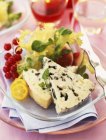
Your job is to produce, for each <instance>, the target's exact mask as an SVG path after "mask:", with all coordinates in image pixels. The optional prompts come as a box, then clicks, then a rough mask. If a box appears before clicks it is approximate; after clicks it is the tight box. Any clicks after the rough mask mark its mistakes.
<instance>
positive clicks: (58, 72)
mask: <svg viewBox="0 0 106 140" xmlns="http://www.w3.org/2000/svg"><path fill="white" fill-rule="evenodd" d="M44 62H45V63H44V64H45V65H44V70H45V69H46V68H49V75H50V77H49V82H50V84H51V87H50V88H51V92H52V98H53V100H54V104H55V108H56V112H57V113H58V114H60V113H63V112H66V111H67V110H69V109H71V108H72V107H74V106H76V105H78V104H79V103H81V102H82V101H83V100H85V99H86V98H87V97H88V96H89V94H90V93H91V91H92V90H93V89H94V84H93V83H92V82H91V81H90V80H89V79H84V78H83V77H82V76H80V75H79V74H76V73H75V71H76V69H77V67H73V68H70V67H69V68H63V67H61V66H60V65H58V64H56V63H55V62H53V61H51V60H49V59H48V58H44ZM51 66H54V68H55V69H54V68H52V67H51Z"/></svg>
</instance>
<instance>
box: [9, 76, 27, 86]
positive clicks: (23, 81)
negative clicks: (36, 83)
mask: <svg viewBox="0 0 106 140" xmlns="http://www.w3.org/2000/svg"><path fill="white" fill-rule="evenodd" d="M17 84H22V85H25V86H27V84H26V82H25V80H23V79H20V78H17V79H15V80H14V82H13V83H12V84H11V88H12V87H14V86H15V85H17Z"/></svg>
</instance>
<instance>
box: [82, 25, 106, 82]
mask: <svg viewBox="0 0 106 140" xmlns="http://www.w3.org/2000/svg"><path fill="white" fill-rule="evenodd" d="M80 29H81V32H82V34H83V36H82V38H81V39H82V42H83V44H82V45H81V48H82V49H84V50H85V51H86V52H87V53H88V56H89V59H90V62H91V64H92V66H93V67H94V69H95V74H96V77H97V78H99V79H101V80H102V81H103V82H104V84H105V85H106V70H105V69H104V68H103V66H102V64H101V62H100V58H99V57H98V56H97V54H96V53H95V52H94V51H93V48H92V47H91V45H90V42H89V39H88V37H87V34H86V32H85V30H84V28H83V27H82V26H81V25H80Z"/></svg>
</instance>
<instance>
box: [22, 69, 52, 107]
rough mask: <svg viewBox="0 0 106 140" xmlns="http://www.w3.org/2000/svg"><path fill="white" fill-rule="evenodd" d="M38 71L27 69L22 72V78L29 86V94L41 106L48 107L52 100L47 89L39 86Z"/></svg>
mask: <svg viewBox="0 0 106 140" xmlns="http://www.w3.org/2000/svg"><path fill="white" fill-rule="evenodd" d="M39 75H40V73H39V72H38V71H36V70H35V69H29V70H28V71H24V72H23V78H24V80H25V81H26V82H27V84H28V86H29V93H30V96H31V97H32V98H33V99H34V101H35V102H36V103H37V104H38V105H40V106H41V107H43V108H48V107H49V105H50V104H51V102H52V97H51V94H50V91H49V90H48V89H43V88H41V86H39V85H40V84H41V83H42V81H40V80H39Z"/></svg>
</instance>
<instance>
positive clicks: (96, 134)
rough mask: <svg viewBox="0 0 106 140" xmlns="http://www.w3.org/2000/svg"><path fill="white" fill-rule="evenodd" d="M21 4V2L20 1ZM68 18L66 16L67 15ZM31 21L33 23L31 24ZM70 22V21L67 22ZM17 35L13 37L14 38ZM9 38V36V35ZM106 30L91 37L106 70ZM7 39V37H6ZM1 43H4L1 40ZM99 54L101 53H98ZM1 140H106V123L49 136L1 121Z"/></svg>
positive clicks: (33, 23) (27, 25) (30, 26)
mask: <svg viewBox="0 0 106 140" xmlns="http://www.w3.org/2000/svg"><path fill="white" fill-rule="evenodd" d="M19 1H20V2H21V0H19ZM65 16H66V15H65ZM67 20H68V19H67ZM30 21H31V22H30ZM67 22H69V21H67ZM35 23H36V22H35V20H34V19H33V17H32V16H30V20H28V22H27V23H26V25H25V26H24V28H32V29H33V28H35ZM62 24H63V25H65V26H68V24H66V22H64V23H62ZM14 34H15V33H13V34H12V35H13V36H14ZM7 36H8V35H7ZM105 36H106V28H105V29H104V31H103V32H102V33H101V34H100V35H96V36H91V37H89V39H90V42H91V44H92V47H93V48H94V50H95V52H96V53H97V54H98V56H99V57H100V59H101V62H102V64H103V65H104V67H105V68H106V64H105V58H106V55H105V54H106V47H105V44H106V40H105ZM4 37H5V38H6V36H4ZM1 41H4V40H3V38H1ZM98 52H99V53H98ZM0 131H1V133H0V140H3V139H8V140H24V139H25V140H41V139H43V140H56V139H58V140H71V139H72V140H85V138H86V140H90V139H93V140H105V139H106V121H104V122H103V123H101V124H99V125H97V126H96V127H93V128H91V129H89V130H86V131H83V132H80V133H76V134H68V135H47V134H38V133H26V132H25V131H23V130H19V129H17V128H14V127H12V126H10V125H8V124H5V123H4V122H2V121H0Z"/></svg>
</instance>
